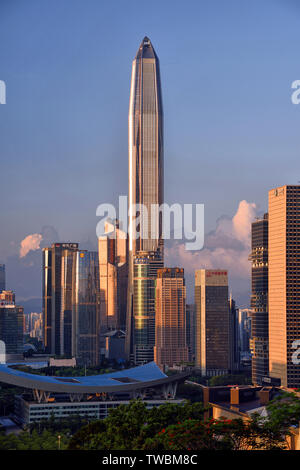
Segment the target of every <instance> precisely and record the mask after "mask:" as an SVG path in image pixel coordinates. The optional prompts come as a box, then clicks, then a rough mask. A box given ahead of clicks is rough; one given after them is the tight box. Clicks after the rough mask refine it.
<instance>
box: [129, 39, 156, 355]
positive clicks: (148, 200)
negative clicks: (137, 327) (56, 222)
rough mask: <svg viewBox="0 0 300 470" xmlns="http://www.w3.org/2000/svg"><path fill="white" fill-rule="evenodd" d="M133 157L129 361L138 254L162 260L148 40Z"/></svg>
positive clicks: (138, 73)
mask: <svg viewBox="0 0 300 470" xmlns="http://www.w3.org/2000/svg"><path fill="white" fill-rule="evenodd" d="M128 153H129V155H128V156H129V161H128V163H129V181H128V183H129V184H128V186H129V276H128V300H127V302H128V304H127V324H126V354H127V358H128V359H129V358H130V356H131V355H132V353H133V347H134V345H133V342H134V341H133V336H134V335H133V312H132V310H133V269H134V257H135V256H136V255H138V253H139V252H143V253H145V252H148V253H149V252H152V253H153V252H155V253H157V255H158V256H160V257H161V259H162V260H163V240H162V216H161V215H160V213H159V211H158V210H155V209H154V208H155V207H156V208H158V207H159V206H160V205H161V204H162V203H163V108H162V96H161V83H160V71H159V60H158V57H157V55H156V53H155V50H154V48H153V46H152V44H151V42H150V40H149V38H147V37H145V38H144V39H143V41H142V43H141V45H140V47H139V49H138V52H137V54H136V56H135V58H134V60H133V64H132V75H131V89H130V103H129V116H128ZM141 206H142V207H143V208H144V210H142V209H141ZM137 220H138V223H137ZM131 357H132V356H131Z"/></svg>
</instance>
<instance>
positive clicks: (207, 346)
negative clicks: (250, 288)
mask: <svg viewBox="0 0 300 470" xmlns="http://www.w3.org/2000/svg"><path fill="white" fill-rule="evenodd" d="M195 304H196V340H195V343H196V344H195V347H196V360H195V363H196V367H197V368H199V369H201V373H202V375H208V376H213V375H223V374H227V373H228V372H229V370H230V369H231V361H232V354H231V344H230V337H231V324H230V312H229V304H228V275H227V271H226V270H220V269H199V270H197V271H196V272H195Z"/></svg>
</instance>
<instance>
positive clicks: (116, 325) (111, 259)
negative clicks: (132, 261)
mask: <svg viewBox="0 0 300 470" xmlns="http://www.w3.org/2000/svg"><path fill="white" fill-rule="evenodd" d="M105 231H106V233H105V235H104V236H102V237H99V239H98V253H99V272H100V328H101V333H105V332H107V331H111V330H116V329H118V330H119V329H120V330H125V328H126V309H127V288H128V239H127V238H126V234H125V233H124V232H123V231H122V230H121V229H120V228H119V223H118V221H114V222H112V223H110V222H107V223H106V226H105Z"/></svg>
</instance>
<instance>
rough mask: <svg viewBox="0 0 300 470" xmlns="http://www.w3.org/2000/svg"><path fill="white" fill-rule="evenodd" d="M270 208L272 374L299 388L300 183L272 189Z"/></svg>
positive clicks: (285, 385)
mask: <svg viewBox="0 0 300 470" xmlns="http://www.w3.org/2000/svg"><path fill="white" fill-rule="evenodd" d="M268 212H269V237H268V253H269V260H268V268H269V375H270V377H271V378H276V379H280V381H281V385H282V386H284V387H291V388H299V387H300V367H299V364H297V358H298V355H297V350H298V349H299V346H298V341H299V338H300V322H299V315H300V263H299V253H300V236H299V229H300V225H299V224H300V186H281V187H279V188H275V189H272V190H271V191H269V211H268ZM294 353H295V354H296V358H294V357H293V354H294ZM295 359H296V360H295Z"/></svg>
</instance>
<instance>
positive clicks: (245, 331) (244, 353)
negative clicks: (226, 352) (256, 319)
mask: <svg viewBox="0 0 300 470" xmlns="http://www.w3.org/2000/svg"><path fill="white" fill-rule="evenodd" d="M251 318H252V311H251V309H249V308H239V309H238V339H239V354H240V365H241V367H246V368H248V367H250V366H251V362H252V358H251V353H250V337H251Z"/></svg>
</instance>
